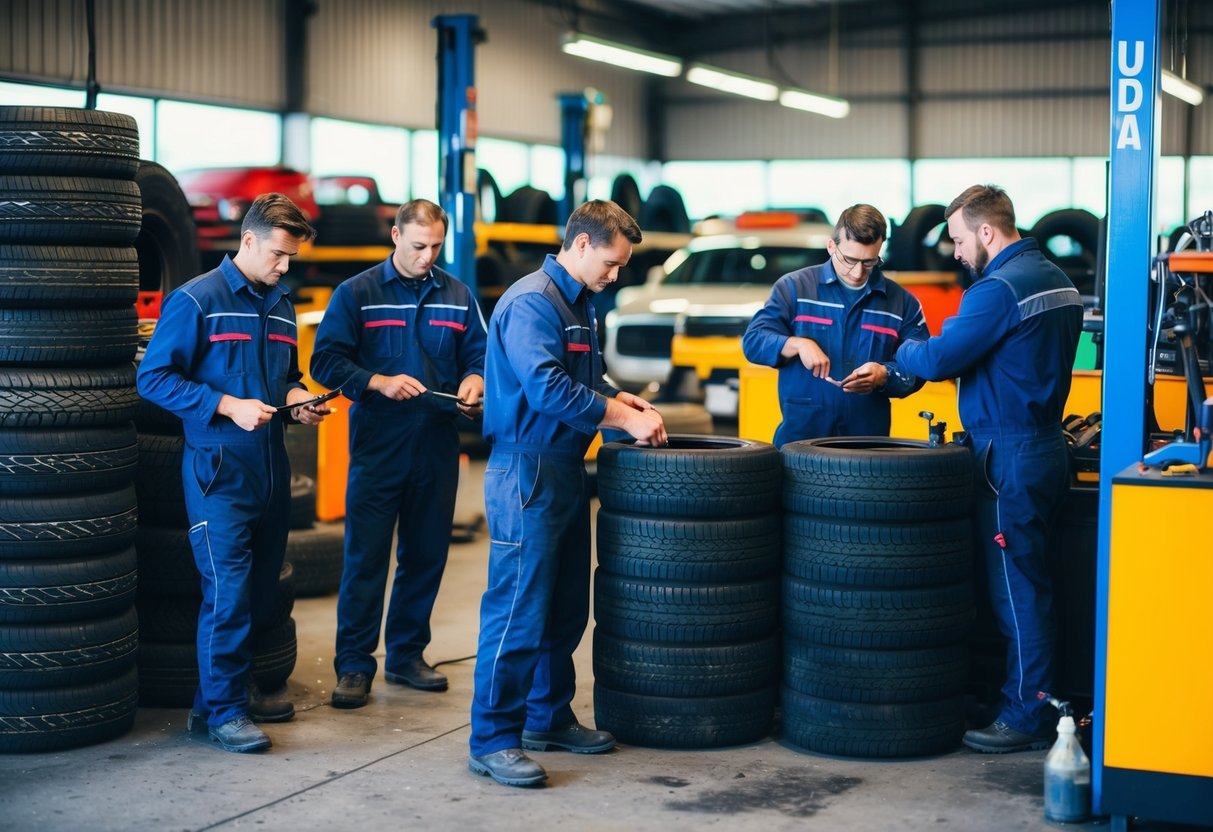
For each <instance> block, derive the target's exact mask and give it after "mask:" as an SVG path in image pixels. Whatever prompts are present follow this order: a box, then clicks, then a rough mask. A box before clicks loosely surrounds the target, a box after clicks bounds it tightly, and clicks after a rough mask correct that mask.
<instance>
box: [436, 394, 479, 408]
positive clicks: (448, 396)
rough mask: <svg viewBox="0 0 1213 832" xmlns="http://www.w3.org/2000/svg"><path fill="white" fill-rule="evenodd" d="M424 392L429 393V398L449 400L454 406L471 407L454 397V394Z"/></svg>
mask: <svg viewBox="0 0 1213 832" xmlns="http://www.w3.org/2000/svg"><path fill="white" fill-rule="evenodd" d="M425 392H427V393H429V394H430V395H431V396H437V397H438V398H440V399H450V400H451V401H453V402H455V403H456V404H461V405H463V406H464V407H471V406H472V405H470V404H468V403H467V402H465V401H464V400H463V399H461V398H459V397H458V396H456V395H455V394H454V393H443V392H440V391H438V390H426V391H425Z"/></svg>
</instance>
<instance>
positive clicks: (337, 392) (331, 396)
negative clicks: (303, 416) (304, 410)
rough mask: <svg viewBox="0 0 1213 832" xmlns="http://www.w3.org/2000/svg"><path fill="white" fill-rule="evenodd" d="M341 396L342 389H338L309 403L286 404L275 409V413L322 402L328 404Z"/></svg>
mask: <svg viewBox="0 0 1213 832" xmlns="http://www.w3.org/2000/svg"><path fill="white" fill-rule="evenodd" d="M340 395H341V388H340V387H338V388H337V389H336V390H333V391H331V392H328V393H325V394H324V395H323V396H317V397H316V398H314V399H308V400H307V401H303V402H296V403H295V404H284V405H282V406H281V407H275V408H274V412H275V413H283V412H285V411H287V410H294V409H295V408H296V407H308V406H309V405H313V404H320V403H321V402H327V401H328V400H329V399H335V398H337V397H338V396H340Z"/></svg>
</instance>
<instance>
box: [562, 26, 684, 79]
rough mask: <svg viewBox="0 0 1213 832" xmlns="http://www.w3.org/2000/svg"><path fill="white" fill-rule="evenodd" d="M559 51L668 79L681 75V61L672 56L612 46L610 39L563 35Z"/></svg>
mask: <svg viewBox="0 0 1213 832" xmlns="http://www.w3.org/2000/svg"><path fill="white" fill-rule="evenodd" d="M560 48H561V50H562V51H564V53H565V54H567V55H576V56H577V57H578V58H586V59H588V60H591V61H601V62H602V63H604V64H613V65H614V66H619V67H623V68H624V69H635V70H638V71H640V72H651V73H653V74H654V75H664V76H665V77H667V78H677V77H678V76H679V75H681V74H682V61H680V60H679V59H678V58H676V57H674V56H673V55H663V54H661V53H660V52H650V51H649V50H647V49H638V48H636V47H634V46H624V45H623V44H621V43H612V42H611V41H609V40H603V39H602V38H595V37H591V36H590V35H581V34H577V33H576V32H569V33H568V34H566V35H565V36H564V38H563V42H562V43H561V47H560Z"/></svg>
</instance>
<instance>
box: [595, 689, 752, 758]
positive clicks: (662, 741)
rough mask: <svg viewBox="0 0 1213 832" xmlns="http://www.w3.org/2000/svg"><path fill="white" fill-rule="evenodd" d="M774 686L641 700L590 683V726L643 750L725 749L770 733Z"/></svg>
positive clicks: (643, 698)
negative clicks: (592, 688)
mask: <svg viewBox="0 0 1213 832" xmlns="http://www.w3.org/2000/svg"><path fill="white" fill-rule="evenodd" d="M774 698H775V692H774V689H773V688H769V687H768V688H763V689H761V690H755V691H750V692H748V693H742V694H736V695H733V696H693V697H662V696H641V695H639V694H635V693H624V692H622V691H617V690H612V689H610V688H608V687H606V686H604V685H601V684H598V683H595V685H594V723H595V724H596V725H597V726H598V728H599V730H602V731H610V732H611V733H612V734H614V735H615V738H616V739H617V740H619V742H622V743H626V744H628V745H638V746H645V747H648V748H726V747H728V746H734V745H744V744H746V743H751V742H756V741H758V740H760V739H763V738H764V737H767V736H769V735H770V733H771V726H772V724H773V722H774V710H775V703H774Z"/></svg>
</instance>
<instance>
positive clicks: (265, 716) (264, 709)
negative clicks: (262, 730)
mask: <svg viewBox="0 0 1213 832" xmlns="http://www.w3.org/2000/svg"><path fill="white" fill-rule="evenodd" d="M248 715H249V719H251V720H253V722H289V721H290V720H292V719H294V718H295V706H294V705H293V704H291V703H290V702H288V701H287V700H285V699H283V698H282V697H281V696H272V695H268V694H264V693H262V692H261V688H259V687H257V683H256V682H252V681H250V682H249V683H248Z"/></svg>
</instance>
